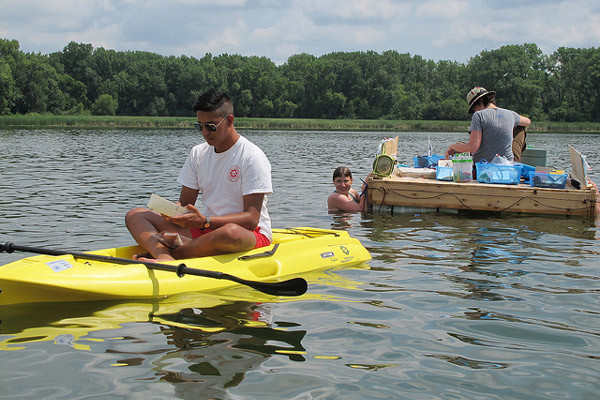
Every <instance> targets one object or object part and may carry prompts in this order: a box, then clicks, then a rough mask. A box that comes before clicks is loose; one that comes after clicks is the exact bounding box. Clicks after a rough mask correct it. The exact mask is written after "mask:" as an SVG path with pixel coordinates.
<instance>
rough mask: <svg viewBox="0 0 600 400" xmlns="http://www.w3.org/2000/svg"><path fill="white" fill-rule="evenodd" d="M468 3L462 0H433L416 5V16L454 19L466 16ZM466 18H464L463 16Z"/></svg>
mask: <svg viewBox="0 0 600 400" xmlns="http://www.w3.org/2000/svg"><path fill="white" fill-rule="evenodd" d="M468 9H469V3H468V2H467V1H463V0H433V1H427V2H424V3H423V4H420V5H418V6H417V7H416V10H415V14H416V15H417V16H418V17H426V18H436V19H437V18H440V19H454V18H461V17H462V16H465V17H467V16H468ZM465 19H466V18H465Z"/></svg>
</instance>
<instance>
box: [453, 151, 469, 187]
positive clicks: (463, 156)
mask: <svg viewBox="0 0 600 400" xmlns="http://www.w3.org/2000/svg"><path fill="white" fill-rule="evenodd" d="M452 172H453V178H454V182H470V181H472V180H473V157H472V156H471V155H469V154H468V153H460V154H457V155H455V156H454V157H452Z"/></svg>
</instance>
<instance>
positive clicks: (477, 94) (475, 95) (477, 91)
mask: <svg viewBox="0 0 600 400" xmlns="http://www.w3.org/2000/svg"><path fill="white" fill-rule="evenodd" d="M486 94H491V95H495V94H496V92H494V91H493V90H487V89H486V88H484V87H481V86H476V87H474V88H473V89H471V90H470V91H469V93H467V103H469V112H470V111H471V107H473V104H475V103H476V102H477V100H479V99H480V98H481V97H483V96H485V95H486Z"/></svg>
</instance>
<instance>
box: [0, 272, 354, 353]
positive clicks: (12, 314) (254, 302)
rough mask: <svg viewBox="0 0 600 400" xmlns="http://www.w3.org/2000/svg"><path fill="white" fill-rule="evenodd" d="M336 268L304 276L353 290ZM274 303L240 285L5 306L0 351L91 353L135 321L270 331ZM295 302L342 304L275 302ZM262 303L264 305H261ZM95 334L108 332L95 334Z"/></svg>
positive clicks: (310, 296) (209, 330) (208, 330)
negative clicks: (38, 347)
mask: <svg viewBox="0 0 600 400" xmlns="http://www.w3.org/2000/svg"><path fill="white" fill-rule="evenodd" d="M335 270H336V268H333V270H331V269H329V270H327V271H311V272H308V273H307V274H304V275H303V276H304V277H305V278H306V279H307V280H308V281H309V282H310V283H311V284H320V285H328V286H336V287H340V288H349V289H356V288H357V287H358V286H359V285H360V284H361V283H360V282H355V281H352V280H349V279H346V278H344V277H342V276H339V275H337V274H336V273H335ZM225 292H226V293H225ZM272 299H273V298H272V297H270V296H268V295H265V294H262V293H260V292H256V291H253V290H250V289H247V288H244V287H243V286H239V287H235V288H228V289H227V290H226V291H221V292H217V293H198V292H194V293H182V294H178V295H174V296H170V297H168V298H165V299H159V300H153V301H150V302H125V303H123V302H118V301H77V302H58V303H57V302H45V303H24V304H11V305H5V306H0V320H1V321H2V324H1V328H2V329H1V330H0V351H2V350H20V349H24V348H26V347H27V346H29V345H31V344H33V343H38V342H54V343H55V344H57V345H66V346H70V347H73V348H74V349H76V350H90V349H91V347H90V346H93V344H94V343H98V342H102V341H107V340H113V339H114V338H117V339H118V338H121V337H122V336H124V333H120V330H121V329H122V328H123V327H124V326H126V325H127V324H130V323H136V322H151V323H154V324H159V325H160V326H161V328H160V330H161V331H166V330H168V329H171V328H173V329H175V328H177V329H184V330H185V331H186V332H191V331H196V332H198V333H203V334H216V333H218V332H227V331H231V330H234V329H238V328H239V329H241V327H244V328H245V329H251V328H268V330H269V331H271V330H272V329H271V328H269V326H270V325H271V323H272V315H270V301H272ZM297 299H302V300H315V299H319V300H324V301H343V300H341V299H337V298H333V297H332V296H323V295H320V294H317V293H307V294H305V295H304V296H302V297H299V298H298V297H296V298H294V297H287V298H280V299H277V302H288V301H294V300H297ZM265 301H266V302H267V303H263V302H265ZM282 324H284V323H282ZM162 327H164V328H165V329H163V328H162ZM96 331H98V332H100V331H107V333H99V334H95V333H94V332H96ZM261 332H262V331H261ZM190 335H192V334H191V333H190ZM99 337H105V339H99ZM107 337H110V338H111V339H106V338H107ZM105 345H108V346H110V344H105ZM293 350H300V349H297V348H294V349H293ZM265 352H267V350H265ZM273 352H277V353H285V352H286V350H285V348H283V349H274V350H273Z"/></svg>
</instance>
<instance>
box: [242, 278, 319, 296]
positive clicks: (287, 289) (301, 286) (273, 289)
mask: <svg viewBox="0 0 600 400" xmlns="http://www.w3.org/2000/svg"><path fill="white" fill-rule="evenodd" d="M244 284H245V285H247V286H250V287H251V288H253V289H255V290H258V291H259V292H263V293H266V294H270V295H273V296H302V295H303V294H304V293H306V291H307V290H308V284H307V283H306V280H305V279H302V278H294V279H289V280H287V281H283V282H255V281H246V282H244Z"/></svg>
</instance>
